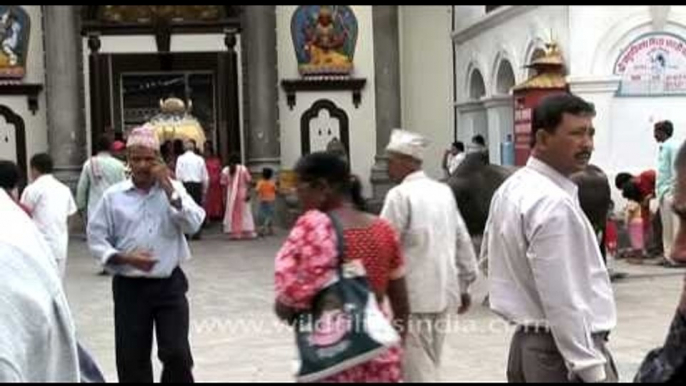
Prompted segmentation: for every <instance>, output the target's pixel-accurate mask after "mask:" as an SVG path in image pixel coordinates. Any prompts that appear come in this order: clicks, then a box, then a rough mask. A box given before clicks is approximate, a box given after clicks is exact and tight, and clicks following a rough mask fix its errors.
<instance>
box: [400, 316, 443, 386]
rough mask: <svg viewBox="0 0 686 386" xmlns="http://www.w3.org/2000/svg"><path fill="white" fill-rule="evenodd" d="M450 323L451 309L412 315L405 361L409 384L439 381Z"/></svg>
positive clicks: (404, 375)
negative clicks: (449, 314)
mask: <svg viewBox="0 0 686 386" xmlns="http://www.w3.org/2000/svg"><path fill="white" fill-rule="evenodd" d="M447 322H448V311H447V310H446V311H443V312H440V313H427V314H425V313H422V314H410V318H409V323H408V324H409V325H408V328H409V330H408V332H407V337H406V340H405V357H404V358H403V380H404V381H405V382H438V381H439V366H440V363H441V353H442V351H443V344H444V343H445V337H446V332H447V328H448V325H447Z"/></svg>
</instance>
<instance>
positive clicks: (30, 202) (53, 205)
mask: <svg viewBox="0 0 686 386" xmlns="http://www.w3.org/2000/svg"><path fill="white" fill-rule="evenodd" d="M52 169H53V163H52V158H51V157H50V156H49V155H48V154H45V153H40V154H36V155H35V156H33V158H31V178H32V180H33V183H31V184H30V185H29V186H27V187H26V189H25V190H24V193H23V194H22V196H21V203H22V205H24V206H25V207H26V208H28V210H29V211H30V212H31V216H32V218H33V222H34V223H35V224H36V226H37V227H38V229H39V230H40V231H41V233H42V234H43V237H44V238H45V241H47V242H48V245H49V246H50V249H51V250H52V254H53V257H54V258H55V261H56V262H57V266H58V270H59V274H60V277H61V278H62V279H64V275H65V273H66V268H67V249H68V245H69V229H68V220H69V216H71V215H73V214H74V213H76V203H74V198H73V197H72V194H71V190H70V189H69V187H67V186H66V185H64V184H63V183H61V182H59V181H58V180H57V179H56V178H55V177H54V176H53V175H52Z"/></svg>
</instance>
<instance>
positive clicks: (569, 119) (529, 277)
mask: <svg viewBox="0 0 686 386" xmlns="http://www.w3.org/2000/svg"><path fill="white" fill-rule="evenodd" d="M594 116H595V110H594V107H593V105H592V104H589V103H587V102H585V101H584V100H583V99H581V98H578V97H576V96H574V95H571V94H562V95H555V96H550V97H548V98H546V99H544V100H543V101H542V102H541V103H540V104H539V105H538V106H537V107H536V109H535V110H534V114H533V137H534V141H535V144H534V148H533V151H532V155H531V157H530V158H529V161H528V163H527V165H526V167H524V168H522V169H520V170H519V171H517V172H516V173H515V174H513V175H512V176H511V177H510V178H508V179H507V180H506V181H505V182H504V183H503V185H502V186H501V187H500V188H499V189H498V190H497V191H496V193H495V195H494V196H493V200H492V201H491V207H490V215H489V219H488V221H487V224H486V231H485V234H484V243H483V247H482V258H485V257H488V259H489V272H488V276H489V277H488V281H489V295H490V304H491V309H492V310H493V311H494V312H495V313H497V314H498V315H500V316H501V317H503V318H504V319H505V320H506V321H508V322H510V323H512V324H514V325H516V326H517V330H516V332H515V334H514V336H513V338H512V343H511V346H510V354H509V361H508V362H509V363H508V369H507V378H508V381H510V382H569V381H583V382H599V381H615V382H616V381H617V371H616V368H615V366H614V362H613V360H612V356H611V355H610V352H609V351H608V349H607V347H606V341H607V337H608V334H609V332H610V331H611V330H612V329H613V328H614V327H615V324H616V309H615V301H614V295H613V292H612V287H611V285H610V278H609V275H608V272H607V269H606V268H605V265H604V264H603V260H602V257H601V254H600V249H599V246H598V242H597V239H596V235H595V232H594V231H593V227H592V226H591V223H590V222H589V220H588V218H587V217H586V216H585V215H584V212H583V211H582V209H581V205H580V203H579V198H578V188H577V186H576V184H574V182H572V181H571V180H570V179H569V176H570V175H571V174H573V173H574V172H577V171H580V170H583V169H584V168H586V167H587V166H588V162H589V160H590V157H591V154H592V152H593V135H594V133H595V129H594V128H593V117H594Z"/></svg>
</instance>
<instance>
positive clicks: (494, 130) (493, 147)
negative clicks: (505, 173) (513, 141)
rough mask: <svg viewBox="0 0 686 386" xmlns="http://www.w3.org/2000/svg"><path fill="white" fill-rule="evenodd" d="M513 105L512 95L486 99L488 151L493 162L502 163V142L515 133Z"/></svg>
mask: <svg viewBox="0 0 686 386" xmlns="http://www.w3.org/2000/svg"><path fill="white" fill-rule="evenodd" d="M512 106H513V101H512V97H511V96H508V95H501V96H495V97H493V98H491V99H488V100H485V101H484V107H485V108H486V114H487V117H488V153H489V158H490V161H491V163H492V164H498V165H500V164H501V162H500V144H501V143H503V142H505V140H506V139H507V135H508V134H513V133H514V126H513V125H514V123H513V119H514V118H513V114H514V113H513V112H512V109H513V107H512ZM513 137H514V135H513Z"/></svg>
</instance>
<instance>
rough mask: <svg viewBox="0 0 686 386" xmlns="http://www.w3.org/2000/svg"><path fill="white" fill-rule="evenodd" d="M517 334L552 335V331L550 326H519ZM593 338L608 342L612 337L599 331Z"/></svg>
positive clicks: (594, 333)
mask: <svg viewBox="0 0 686 386" xmlns="http://www.w3.org/2000/svg"><path fill="white" fill-rule="evenodd" d="M516 332H518V333H521V334H551V333H552V331H551V329H550V327H549V326H524V325H519V326H517V329H516ZM591 337H593V338H598V339H602V340H604V341H607V340H608V338H609V337H610V331H598V332H593V333H591Z"/></svg>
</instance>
